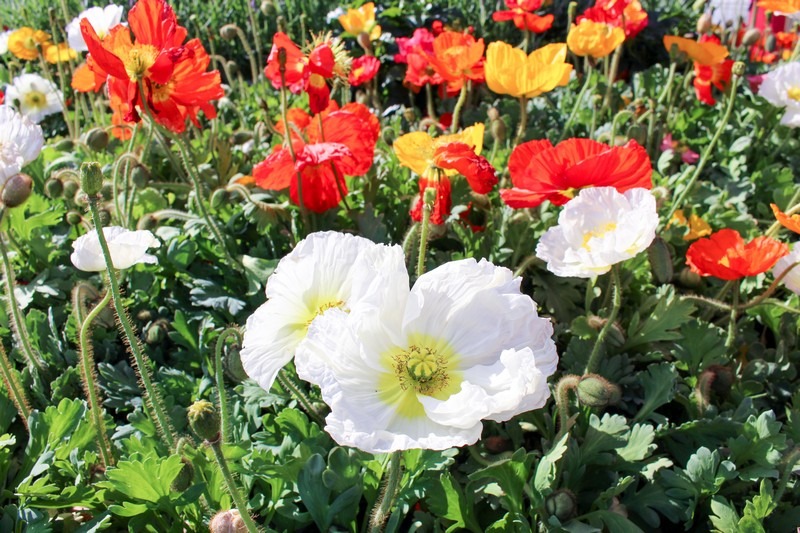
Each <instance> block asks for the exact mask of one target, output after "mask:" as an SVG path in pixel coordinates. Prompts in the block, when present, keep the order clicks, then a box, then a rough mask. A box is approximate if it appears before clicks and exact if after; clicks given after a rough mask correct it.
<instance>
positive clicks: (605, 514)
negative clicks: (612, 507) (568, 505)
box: [582, 511, 644, 533]
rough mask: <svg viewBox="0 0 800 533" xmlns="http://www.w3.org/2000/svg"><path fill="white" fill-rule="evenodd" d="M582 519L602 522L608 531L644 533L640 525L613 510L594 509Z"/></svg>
mask: <svg viewBox="0 0 800 533" xmlns="http://www.w3.org/2000/svg"><path fill="white" fill-rule="evenodd" d="M582 520H585V521H587V522H589V523H590V524H596V523H602V524H604V525H605V526H606V529H607V530H608V531H613V532H614V533H644V532H643V531H642V530H641V529H639V526H637V525H636V524H634V523H633V522H631V521H630V520H628V519H627V518H625V517H624V516H622V515H621V514H617V513H615V512H612V511H594V512H591V513H589V514H586V515H583V518H582Z"/></svg>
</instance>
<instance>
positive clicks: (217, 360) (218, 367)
mask: <svg viewBox="0 0 800 533" xmlns="http://www.w3.org/2000/svg"><path fill="white" fill-rule="evenodd" d="M230 337H233V338H234V340H235V341H236V342H238V343H239V345H240V346H241V344H242V332H241V331H240V330H239V328H238V327H232V328H228V329H226V330H225V331H223V332H222V333H221V334H220V336H219V339H217V346H216V349H215V350H214V374H215V376H214V378H215V380H216V382H217V395H218V396H219V421H220V423H219V425H220V428H221V434H222V442H223V444H224V443H226V442H230V441H231V413H230V406H229V405H228V393H227V391H226V390H225V372H224V370H223V368H222V356H223V354H222V352H223V350H224V349H225V343H226V342H227V341H228V339H229V338H230Z"/></svg>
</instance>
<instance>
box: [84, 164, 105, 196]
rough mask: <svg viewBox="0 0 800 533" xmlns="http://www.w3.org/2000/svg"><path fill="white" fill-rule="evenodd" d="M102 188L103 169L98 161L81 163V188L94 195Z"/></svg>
mask: <svg viewBox="0 0 800 533" xmlns="http://www.w3.org/2000/svg"><path fill="white" fill-rule="evenodd" d="M102 188H103V171H102V170H101V169H100V163H96V162H94V161H90V162H86V163H83V164H81V189H83V192H85V193H86V194H88V195H89V196H95V195H97V193H99V192H100V189H102Z"/></svg>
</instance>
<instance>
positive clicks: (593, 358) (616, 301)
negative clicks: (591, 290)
mask: <svg viewBox="0 0 800 533" xmlns="http://www.w3.org/2000/svg"><path fill="white" fill-rule="evenodd" d="M611 291H612V298H613V302H612V304H611V313H610V314H609V315H608V319H607V320H606V323H605V324H604V325H603V329H601V330H600V333H599V334H598V335H597V341H596V342H595V344H594V348H592V353H591V354H590V355H589V361H588V362H587V363H586V370H585V371H584V374H594V373H595V372H597V367H598V366H600V353H601V352H600V348H601V347H602V345H603V341H604V340H605V338H606V335H608V332H609V331H610V330H611V328H612V327H614V321H615V320H616V319H617V314H619V309H620V307H622V282H621V281H620V276H619V266H617V265H614V266H612V267H611Z"/></svg>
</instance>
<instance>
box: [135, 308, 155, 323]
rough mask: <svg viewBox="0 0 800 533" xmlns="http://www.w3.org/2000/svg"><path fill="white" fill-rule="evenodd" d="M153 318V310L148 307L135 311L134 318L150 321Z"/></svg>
mask: <svg viewBox="0 0 800 533" xmlns="http://www.w3.org/2000/svg"><path fill="white" fill-rule="evenodd" d="M152 319H153V312H152V311H151V310H150V309H142V310H141V311H139V312H138V313H136V320H140V321H142V322H150V321H151V320H152Z"/></svg>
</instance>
